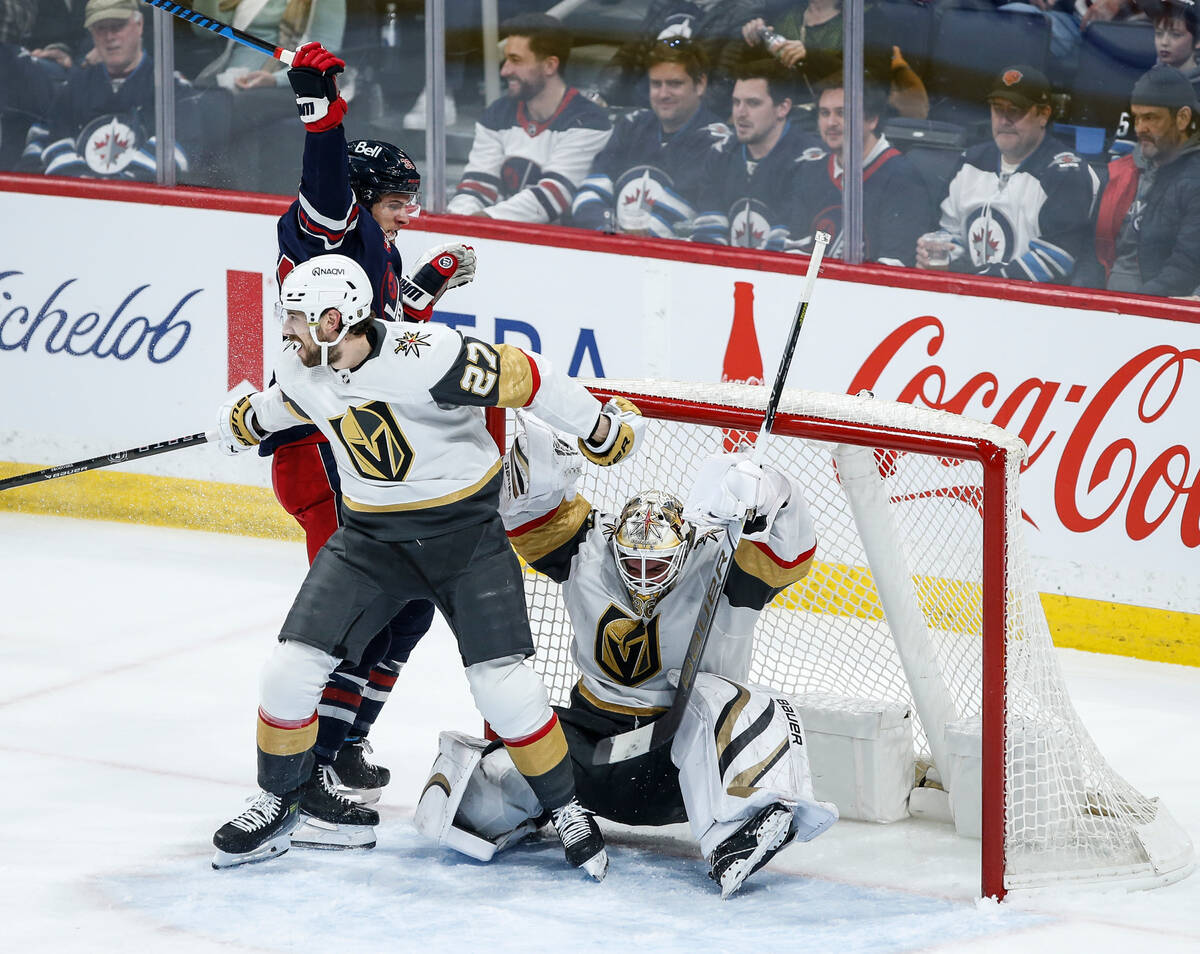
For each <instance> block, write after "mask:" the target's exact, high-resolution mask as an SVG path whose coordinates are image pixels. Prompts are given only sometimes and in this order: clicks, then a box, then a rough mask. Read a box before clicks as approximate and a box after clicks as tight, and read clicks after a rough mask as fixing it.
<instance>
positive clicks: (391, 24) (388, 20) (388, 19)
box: [379, 3, 400, 46]
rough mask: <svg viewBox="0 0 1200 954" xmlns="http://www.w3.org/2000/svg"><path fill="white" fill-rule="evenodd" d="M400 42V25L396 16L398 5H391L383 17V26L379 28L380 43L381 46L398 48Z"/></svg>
mask: <svg viewBox="0 0 1200 954" xmlns="http://www.w3.org/2000/svg"><path fill="white" fill-rule="evenodd" d="M399 40H400V23H399V17H398V16H397V14H396V5H395V4H394V3H389V4H388V5H387V12H386V13H384V15H383V26H381V27H380V28H379V43H380V45H381V46H396V45H397V43H398V42H399Z"/></svg>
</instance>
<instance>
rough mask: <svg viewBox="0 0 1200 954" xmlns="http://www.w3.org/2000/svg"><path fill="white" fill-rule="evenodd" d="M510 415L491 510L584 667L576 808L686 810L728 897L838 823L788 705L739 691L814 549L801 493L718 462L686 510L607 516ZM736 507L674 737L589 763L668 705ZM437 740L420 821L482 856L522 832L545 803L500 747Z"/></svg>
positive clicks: (631, 813) (533, 428)
mask: <svg viewBox="0 0 1200 954" xmlns="http://www.w3.org/2000/svg"><path fill="white" fill-rule="evenodd" d="M521 417H522V420H523V423H524V425H525V433H524V434H523V435H519V436H518V439H517V440H516V441H515V442H514V444H513V447H512V448H511V449H510V450H509V452H508V454H507V456H506V459H505V482H504V487H503V489H502V492H501V506H500V513H501V516H502V518H503V520H504V525H505V528H506V530H507V532H508V536H509V539H510V540H511V541H512V544H513V546H514V548H515V549H516V550H517V552H518V553H519V554H521V556H522V557H524V558H525V560H526V561H527V562H528V563H529V564H530V565H531V566H533V567H534V568H535V569H536V570H538V571H539V572H542V573H544V574H546V575H547V576H549V577H550V578H551V579H553V580H555V581H556V582H559V583H561V584H562V595H563V600H564V602H565V604H566V607H567V613H568V615H569V617H570V620H571V625H572V627H573V629H574V634H573V636H574V638H573V640H572V643H571V650H572V656H573V658H574V660H575V663H576V665H577V666H578V668H579V670H580V672H581V673H582V676H581V678H580V680H579V682H578V683H577V684H576V685H575V687H574V689H573V690H572V692H571V704H570V706H567V707H560V708H558V709H557V712H558V715H559V718H560V721H561V722H562V725H563V728H564V731H565V732H566V736H567V741H568V745H569V752H570V756H571V762H572V766H573V768H574V771H575V781H576V788H577V791H578V794H579V799H580V802H581V804H582V805H583V806H584V807H585V808H586V809H588V810H589V811H592V812H594V813H596V814H598V815H600V816H601V817H604V818H608V819H611V820H613V821H617V822H620V823H623V824H630V825H665V824H672V823H676V822H682V821H688V822H689V823H690V825H691V829H692V833H693V835H694V836H695V838H696V840H697V841H698V842H699V844H700V850H701V852H702V853H703V854H704V857H705V858H706V859H708V861H709V863H710V865H711V870H710V876H711V877H712V878H713V879H714V880H716V881H717V882H718V883H719V884H720V885H721V893H722V896H723V897H728V896H729V895H730V894H732V893H733V892H734V891H736V890H737V889H738V888H739V887H740V886H741V884H742V882H743V881H744V880H745V879H746V878H747V877H748V876H749V875H750V874H752V873H753V872H754V871H755V870H757V869H758V868H760V867H761V866H762V865H763V864H765V863H766V862H767V861H768V860H769V859H770V858H771V857H772V856H773V855H774V854H776V853H777V852H778V851H779V850H780V849H781V848H783V847H784V846H785V845H786V844H788V843H789V842H791V841H793V840H800V841H808V840H810V839H811V838H814V837H816V836H817V835H819V834H820V833H821V832H823V831H824V830H825V829H826V828H828V827H829V826H830V825H831V824H832V823H833V822H834V821H835V820H836V819H837V810H836V808H834V807H833V806H832V805H827V804H825V803H821V802H817V801H816V800H815V799H814V797H813V791H812V782H811V778H810V774H809V767H808V757H807V754H806V751H805V746H804V732H803V728H802V726H801V724H800V719H799V716H798V715H797V713H796V707H795V705H794V704H793V703H792V702H791V701H790V700H788V699H787V698H786V697H783V696H779V695H777V694H775V693H773V692H771V691H768V690H764V689H759V688H756V687H753V686H749V685H747V684H746V677H747V674H748V672H749V667H750V658H751V652H752V649H753V636H754V626H755V622H756V621H757V618H758V614H759V612H760V611H761V610H762V609H763V607H765V606H766V605H767V604H768V603H770V601H771V600H772V599H773V598H774V597H775V596H776V594H778V593H779V592H780V591H781V590H782V589H784V588H785V587H787V586H789V585H791V584H792V583H794V582H796V581H797V580H799V579H800V578H801V577H803V576H804V575H805V573H807V571H808V568H809V566H810V564H811V562H812V559H813V555H814V553H815V551H816V536H815V529H814V527H813V521H812V516H811V514H810V512H809V508H808V503H807V501H806V500H805V496H804V492H803V489H802V488H801V487H800V485H799V484H798V483H797V482H796V481H795V480H794V479H792V478H791V477H789V476H787V475H786V474H783V473H781V472H779V471H777V470H774V469H773V468H770V467H766V468H762V469H759V468H758V467H756V466H754V465H752V464H750V463H749V461H747V460H746V459H745V458H744V456H742V455H725V456H722V457H717V458H713V459H711V460H710V461H708V462H707V463H706V464H705V465H704V467H703V468H702V469H701V472H700V473H699V474H698V475H697V477H696V481H695V485H694V489H693V491H692V494H691V496H690V497H689V501H688V505H687V507H686V508H685V507H684V506H683V504H682V503H681V502H680V501H679V500H678V499H677V498H675V497H674V496H672V495H671V494H669V493H665V492H662V491H658V490H652V491H644V492H642V493H639V494H637V495H636V496H634V497H632V498H631V499H630V500H629V502H628V503H627V504H626V505H625V507H624V508H623V510H622V511H621V513H620V514H607V513H602V512H599V511H596V510H593V509H592V506H591V504H590V502H589V501H588V500H586V499H585V498H584V497H583V496H581V495H579V494H577V493H576V492H575V489H574V485H575V478H576V476H577V475H578V472H579V461H580V458H579V455H578V454H577V453H576V452H575V451H574V449H573V448H571V447H570V446H569V445H568V444H566V443H565V442H564V441H563V440H562V439H561V438H559V437H558V436H557V435H556V434H555V433H554V431H553V430H552V429H551V428H549V427H547V426H546V425H544V424H542V423H541V422H540V421H537V420H535V419H532V418H531V417H530V416H528V415H522V416H521ZM747 505H748V506H751V507H753V509H754V510H755V515H754V516H753V518H752V519H751V520H750V521H749V522H748V524H747V527H746V530H745V532H744V533H743V534H742V536H741V539H740V542H739V544H738V547H737V550H736V552H735V556H734V563H733V566H732V569H731V570H730V573H729V576H728V579H727V581H726V584H725V589H724V591H723V593H722V595H721V599H720V601H719V603H718V606H717V610H716V615H715V617H714V620H713V624H712V630H711V635H710V638H709V643H708V647H707V649H706V651H705V655H704V659H703V661H702V663H701V669H702V671H701V672H700V674H699V675H698V676H697V679H696V683H695V689H694V691H693V693H692V696H691V697H690V699H689V700H688V705H687V713H686V715H685V716H684V719H683V722H682V723H681V725H680V728H679V731H678V732H677V733H676V736H675V738H674V740H673V742H672V744H671V745H670V746H663V747H662V748H661V749H657V750H651V751H650V752H648V753H646V754H645V755H642V756H639V757H636V758H633V759H630V760H628V761H624V762H616V763H613V764H609V765H603V766H596V765H593V764H592V754H593V751H594V749H595V746H596V744H597V743H598V742H599V741H600V740H601V739H604V738H607V737H610V736H613V735H616V734H617V733H620V732H624V731H627V730H630V729H634V728H637V727H638V726H640V725H645V724H646V723H647V722H649V721H653V720H654V719H656V718H657V717H658V716H660V715H661V714H662V713H663V712H665V711H666V709H667V707H669V706H670V704H671V702H672V700H673V699H674V696H675V682H674V677H676V676H677V671H678V669H679V668H680V666H681V665H682V663H683V659H684V655H685V652H686V650H687V646H688V643H689V641H690V638H691V634H692V629H693V626H694V624H695V621H696V615H697V612H698V610H699V607H700V603H701V601H702V599H703V596H704V592H705V590H706V588H707V587H708V585H709V581H710V580H711V578H712V576H713V565H714V561H715V559H716V557H717V554H718V552H719V550H720V547H719V545H718V544H719V537H720V535H721V534H723V533H724V532H725V530H724V529H723V528H722V527H721V526H720V524H727V523H736V522H737V521H738V520H739V519H740V515H741V513H742V512H743V511H744V509H745V508H746V506H747ZM685 511H686V514H687V518H686V519H685V516H684V514H685ZM693 521H694V522H693ZM673 670H674V671H675V672H673ZM439 741H440V745H439V755H438V759H437V761H436V762H435V763H434V767H433V770H432V773H431V777H430V781H429V783H428V784H427V785H426V787H425V790H424V791H423V792H422V794H421V799H420V803H419V805H418V807H417V812H416V818H415V821H416V825H417V828H418V829H419V830H420V831H422V832H424V833H425V834H427V835H429V836H431V837H433V838H436V839H438V840H439V842H440V843H442V844H444V845H446V846H448V847H451V848H455V849H457V850H459V851H462V852H464V853H466V854H469V855H471V856H473V857H476V858H480V859H483V860H487V859H490V858H491V857H492V855H493V854H494V853H495V852H496V851H497V850H499V849H501V848H505V847H508V846H509V845H511V844H513V843H514V842H515V841H517V840H519V839H520V838H522V837H524V836H525V835H526V834H528V833H530V832H531V831H533V830H535V828H536V827H537V825H538V823H539V816H540V815H541V813H542V806H541V805H540V804H539V803H538V800H537V797H536V796H535V794H534V793H533V792H532V791H531V790H530V788H529V786H528V785H526V784H525V783H524V781H523V780H522V779H521V776H520V775H519V774H518V773H517V772H516V771H514V769H513V764H512V762H511V760H510V759H509V758H508V756H507V754H506V753H505V751H504V750H503V749H502V748H500V747H498V744H496V743H494V744H492V745H488V744H487V743H485V742H484V741H483V740H482V739H474V738H472V737H470V736H466V735H462V734H460V733H450V732H443V733H442V735H441V738H440V740H439Z"/></svg>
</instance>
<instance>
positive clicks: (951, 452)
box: [526, 380, 1192, 897]
mask: <svg viewBox="0 0 1200 954" xmlns="http://www.w3.org/2000/svg"><path fill="white" fill-rule="evenodd" d="M595 385H596V386H594V387H593V388H592V390H593V391H594V392H595V393H596V394H597V396H599V397H600V398H601V399H604V398H606V397H608V396H611V395H614V394H621V395H625V396H627V397H629V398H631V399H632V400H633V401H635V402H636V403H637V404H638V406H639V407H640V408H641V409H642V411H643V413H644V415H645V416H646V417H647V418H648V419H649V423H648V425H647V428H646V432H647V433H646V440H645V444H644V446H643V447H642V448H641V450H640V452H639V453H638V454H637V455H635V456H634V457H633V458H632V459H630V460H629V461H627V462H625V463H623V464H621V465H620V466H618V467H612V468H607V469H601V468H596V467H591V466H587V467H585V468H584V472H583V475H582V477H581V480H580V491H581V492H582V493H584V494H585V495H586V496H587V497H588V498H589V499H590V500H591V502H592V505H593V506H594V507H597V508H599V509H601V510H608V511H613V512H619V510H620V508H621V506H622V505H623V504H624V502H625V501H626V500H627V499H628V498H629V496H631V495H632V494H633V493H635V492H637V491H639V490H643V489H650V488H659V489H667V490H672V491H674V492H676V493H678V494H680V495H684V494H686V492H687V490H688V489H689V487H690V485H691V480H692V475H693V474H694V473H695V472H696V470H697V467H698V465H699V464H700V462H701V461H702V460H703V459H704V458H705V457H706V456H708V455H710V454H713V453H715V452H720V451H722V450H729V449H731V447H732V446H734V445H735V444H736V442H737V441H739V440H742V439H748V440H753V435H754V434H756V432H757V431H758V428H759V427H760V426H761V422H762V417H763V413H764V409H765V405H766V397H767V395H766V391H767V389H766V388H763V387H755V386H751V385H738V384H720V385H708V384H706V385H692V384H669V383H664V382H647V381H640V382H639V381H613V380H604V381H599V382H595ZM769 441H770V446H769V448H768V451H767V459H768V460H769V461H771V462H772V463H774V464H775V465H776V466H778V467H780V468H782V469H784V470H786V471H788V472H790V473H791V474H793V475H794V476H796V477H797V478H799V480H800V481H801V483H802V484H803V485H804V486H806V487H807V488H808V496H809V503H810V505H811V508H812V511H813V516H814V518H815V520H816V524H817V538H818V550H817V557H816V560H815V562H814V565H813V568H812V570H811V571H810V572H809V574H808V575H807V576H806V577H805V579H803V580H802V581H801V582H800V583H799V584H797V585H796V586H793V587H791V588H789V589H788V590H786V591H784V592H783V593H782V594H781V595H780V596H779V597H778V598H777V599H776V600H775V601H774V603H773V604H772V605H771V606H770V607H769V608H768V609H767V610H766V611H765V612H764V613H763V614H762V616H761V619H760V621H759V624H758V628H757V631H756V635H755V652H754V659H753V664H752V669H751V673H750V681H751V682H753V683H757V684H760V685H765V686H770V687H772V688H773V689H775V690H777V691H780V692H783V693H788V694H791V695H797V696H805V695H807V694H828V695H829V696H834V697H870V698H883V699H892V700H899V701H901V702H903V703H904V704H906V705H907V706H908V707H909V708H910V711H911V712H912V716H913V720H912V727H913V738H914V748H915V751H914V762H918V763H919V762H920V761H921V760H927V761H930V762H932V763H934V764H935V765H937V766H938V768H939V771H940V774H941V777H942V779H943V780H944V781H950V780H949V779H947V763H948V762H949V757H948V755H947V751H946V750H947V741H946V740H947V727H948V726H949V727H951V728H952V729H953V730H954V731H956V732H958V733H960V734H961V733H962V732H964V731H965V732H967V733H968V734H969V733H970V732H972V731H973V732H975V733H976V734H977V737H978V746H979V752H980V762H979V766H980V777H981V782H980V781H977V782H976V787H975V794H974V795H973V797H974V798H977V799H978V800H979V801H978V803H977V804H978V807H977V808H976V809H975V811H976V812H978V813H979V814H978V817H979V820H980V824H981V830H982V843H981V862H982V863H981V888H982V894H983V895H984V896H996V897H1002V896H1003V895H1004V894H1005V893H1006V892H1007V891H1009V890H1013V889H1017V888H1029V887H1037V886H1042V885H1048V884H1064V883H1081V882H1082V883H1087V882H1125V883H1127V884H1130V885H1133V886H1138V885H1145V886H1149V885H1153V884H1162V883H1167V882H1169V881H1172V880H1176V879H1177V878H1180V877H1183V876H1184V875H1185V874H1187V872H1188V871H1190V870H1191V866H1192V846H1191V843H1190V841H1189V839H1188V837H1187V835H1186V834H1185V833H1184V832H1183V830H1182V829H1180V828H1179V827H1178V826H1177V825H1176V824H1175V822H1174V821H1173V819H1171V817H1170V815H1169V814H1168V813H1167V811H1166V809H1165V808H1164V807H1163V806H1161V805H1160V804H1159V803H1158V801H1157V799H1154V798H1147V797H1146V796H1143V795H1142V794H1140V793H1139V792H1138V791H1137V790H1135V789H1134V788H1133V787H1132V786H1130V785H1129V784H1128V783H1127V782H1125V781H1124V779H1122V778H1121V777H1120V776H1119V775H1117V773H1116V772H1114V771H1113V770H1112V769H1111V768H1110V767H1109V766H1108V764H1107V763H1106V762H1105V760H1104V758H1103V756H1102V755H1101V754H1100V752H1099V751H1098V749H1097V748H1096V746H1095V744H1094V743H1093V741H1092V739H1091V738H1090V736H1089V735H1088V733H1087V730H1086V729H1085V728H1084V726H1083V724H1082V723H1081V722H1080V719H1079V717H1078V716H1077V715H1076V713H1075V710H1074V709H1073V707H1072V705H1071V702H1070V699H1069V698H1068V696H1067V693H1066V689H1065V686H1064V682H1063V679H1062V676H1061V673H1060V670H1059V666H1058V663H1057V660H1056V658H1055V654H1054V647H1053V644H1052V642H1051V639H1050V634H1049V630H1048V628H1047V625H1046V619H1045V616H1044V614H1043V612H1042V607H1041V603H1040V601H1039V599H1038V594H1037V592H1036V590H1035V588H1034V586H1033V581H1032V578H1031V572H1030V568H1029V560H1028V557H1027V555H1026V553H1025V551H1024V548H1023V544H1022V533H1021V507H1020V502H1019V499H1018V484H1019V481H1018V476H1019V473H1020V465H1021V463H1022V461H1023V460H1024V457H1025V446H1024V444H1023V443H1022V442H1021V441H1020V440H1019V439H1017V438H1016V437H1013V436H1012V435H1010V434H1008V433H1007V432H1005V431H1003V430H1001V429H1000V428H997V427H995V426H993V425H987V424H980V423H978V422H975V421H970V420H968V419H965V418H963V417H960V416H957V415H953V414H948V413H945V412H937V411H930V410H926V409H922V408H916V407H913V406H910V405H904V404H896V403H893V402H887V401H880V400H875V399H873V398H869V397H851V396H845V395H833V394H817V393H813V392H807V391H797V390H786V391H785V392H784V395H783V400H782V402H781V404H780V408H779V413H778V416H777V418H776V421H775V426H774V432H773V434H772V436H771V437H770V438H769ZM526 590H527V596H528V602H529V608H530V622H531V625H532V628H533V631H534V638H535V642H536V644H537V647H538V653H537V656H536V657H535V660H534V664H535V667H536V668H538V669H539V670H540V672H541V673H542V675H543V677H544V678H545V680H546V682H547V684H548V686H549V687H550V691H551V695H552V701H553V702H554V703H556V704H561V703H565V702H566V700H567V696H568V693H569V691H570V689H571V686H572V685H574V683H575V681H576V680H577V678H578V672H577V670H576V668H575V666H574V663H573V662H572V660H571V656H570V652H569V644H570V639H569V633H570V625H569V623H568V621H567V617H566V613H565V611H564V608H563V605H562V602H561V599H560V597H559V594H558V587H557V586H556V585H555V584H553V583H552V582H550V581H549V580H548V579H546V578H545V577H541V576H539V575H538V574H536V573H534V572H533V571H531V570H528V569H527V570H526ZM947 788H950V789H951V790H950V799H953V798H954V796H955V794H956V793H955V791H954V790H953V788H952V786H951V785H947ZM958 794H959V796H960V799H961V798H963V797H972V795H971V794H970V793H967V794H964V793H963V792H960V793H958Z"/></svg>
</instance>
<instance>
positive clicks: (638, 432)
mask: <svg viewBox="0 0 1200 954" xmlns="http://www.w3.org/2000/svg"><path fill="white" fill-rule="evenodd" d="M600 413H601V414H605V415H607V416H608V422H609V423H608V434H607V435H606V436H605V437H604V439H603V440H602V441H601V442H600V443H599V444H593V443H592V442H591V439H590V438H585V437H581V438H579V449H580V450H581V451H583V456H584V457H586V458H587V459H588V460H590V461H591V462H592V463H593V464H599V465H600V466H601V467H608V466H610V465H612V464H615V463H617V462H618V461H622V460H624V459H625V458H626V457H628V456H629V455H630V454H632V453H633V452H634V450H635V449H636V448H637V445H638V442H639V441H641V439H642V432H643V431H645V429H646V421H645V419H644V418H643V417H642V412H641V411H639V410H638V409H637V405H636V404H634V403H633V402H632V401H630V400H629V399H628V398H623V397H614V398H612V399H611V400H609V401H608V403H606V404H605V405H604V407H603V409H602V410H601V412H600Z"/></svg>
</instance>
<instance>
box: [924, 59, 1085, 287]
mask: <svg viewBox="0 0 1200 954" xmlns="http://www.w3.org/2000/svg"><path fill="white" fill-rule="evenodd" d="M988 105H989V106H990V107H991V113H992V141H991V142H986V143H982V144H981V145H978V146H972V147H971V148H969V149H968V150H967V151H966V152H965V153H964V155H963V159H962V162H961V164H960V165H959V168H958V171H957V172H956V173H955V174H954V178H953V179H951V180H950V188H949V192H948V194H947V195H946V197H945V199H943V201H942V206H941V228H942V229H944V230H945V231H947V232H949V233H950V235H951V236H952V240H953V246H952V248H951V250H950V269H951V270H953V271H956V272H967V273H974V274H976V275H998V276H1001V277H1004V278H1021V279H1025V280H1026V281H1034V282H1051V283H1054V284H1058V285H1069V284H1070V283H1071V276H1072V275H1073V274H1074V271H1075V265H1076V262H1078V261H1080V258H1081V256H1084V255H1089V254H1091V245H1092V205H1093V202H1094V201H1095V197H1096V195H1097V194H1098V193H1099V189H1100V179H1099V177H1098V176H1097V175H1096V173H1095V172H1094V171H1093V170H1092V168H1091V166H1089V165H1088V163H1087V162H1086V161H1085V160H1084V159H1082V158H1080V157H1079V156H1078V155H1076V154H1075V153H1074V152H1072V151H1071V150H1070V149H1069V148H1067V146H1065V145H1064V144H1063V143H1061V142H1059V141H1058V140H1056V139H1055V138H1054V137H1053V136H1050V135H1048V133H1047V129H1046V127H1047V126H1048V125H1049V124H1050V120H1051V116H1052V113H1053V107H1052V105H1051V101H1050V83H1049V82H1048V81H1047V79H1046V77H1045V76H1044V75H1043V74H1042V73H1041V72H1040V71H1038V70H1035V69H1033V68H1032V67H1029V66H1010V67H1009V68H1008V69H1005V70H1003V71H1002V72H1001V73H1000V75H999V76H998V77H997V78H996V82H995V85H994V88H993V89H992V91H991V93H990V94H989V95H988ZM928 242H929V239H927V238H926V237H925V236H922V237H921V239H920V240H918V242H917V249H916V253H917V254H916V264H917V267H918V268H931V267H934V266H932V265H931V264H930V249H929V248H928V244H927V243H928ZM943 267H944V266H943Z"/></svg>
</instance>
